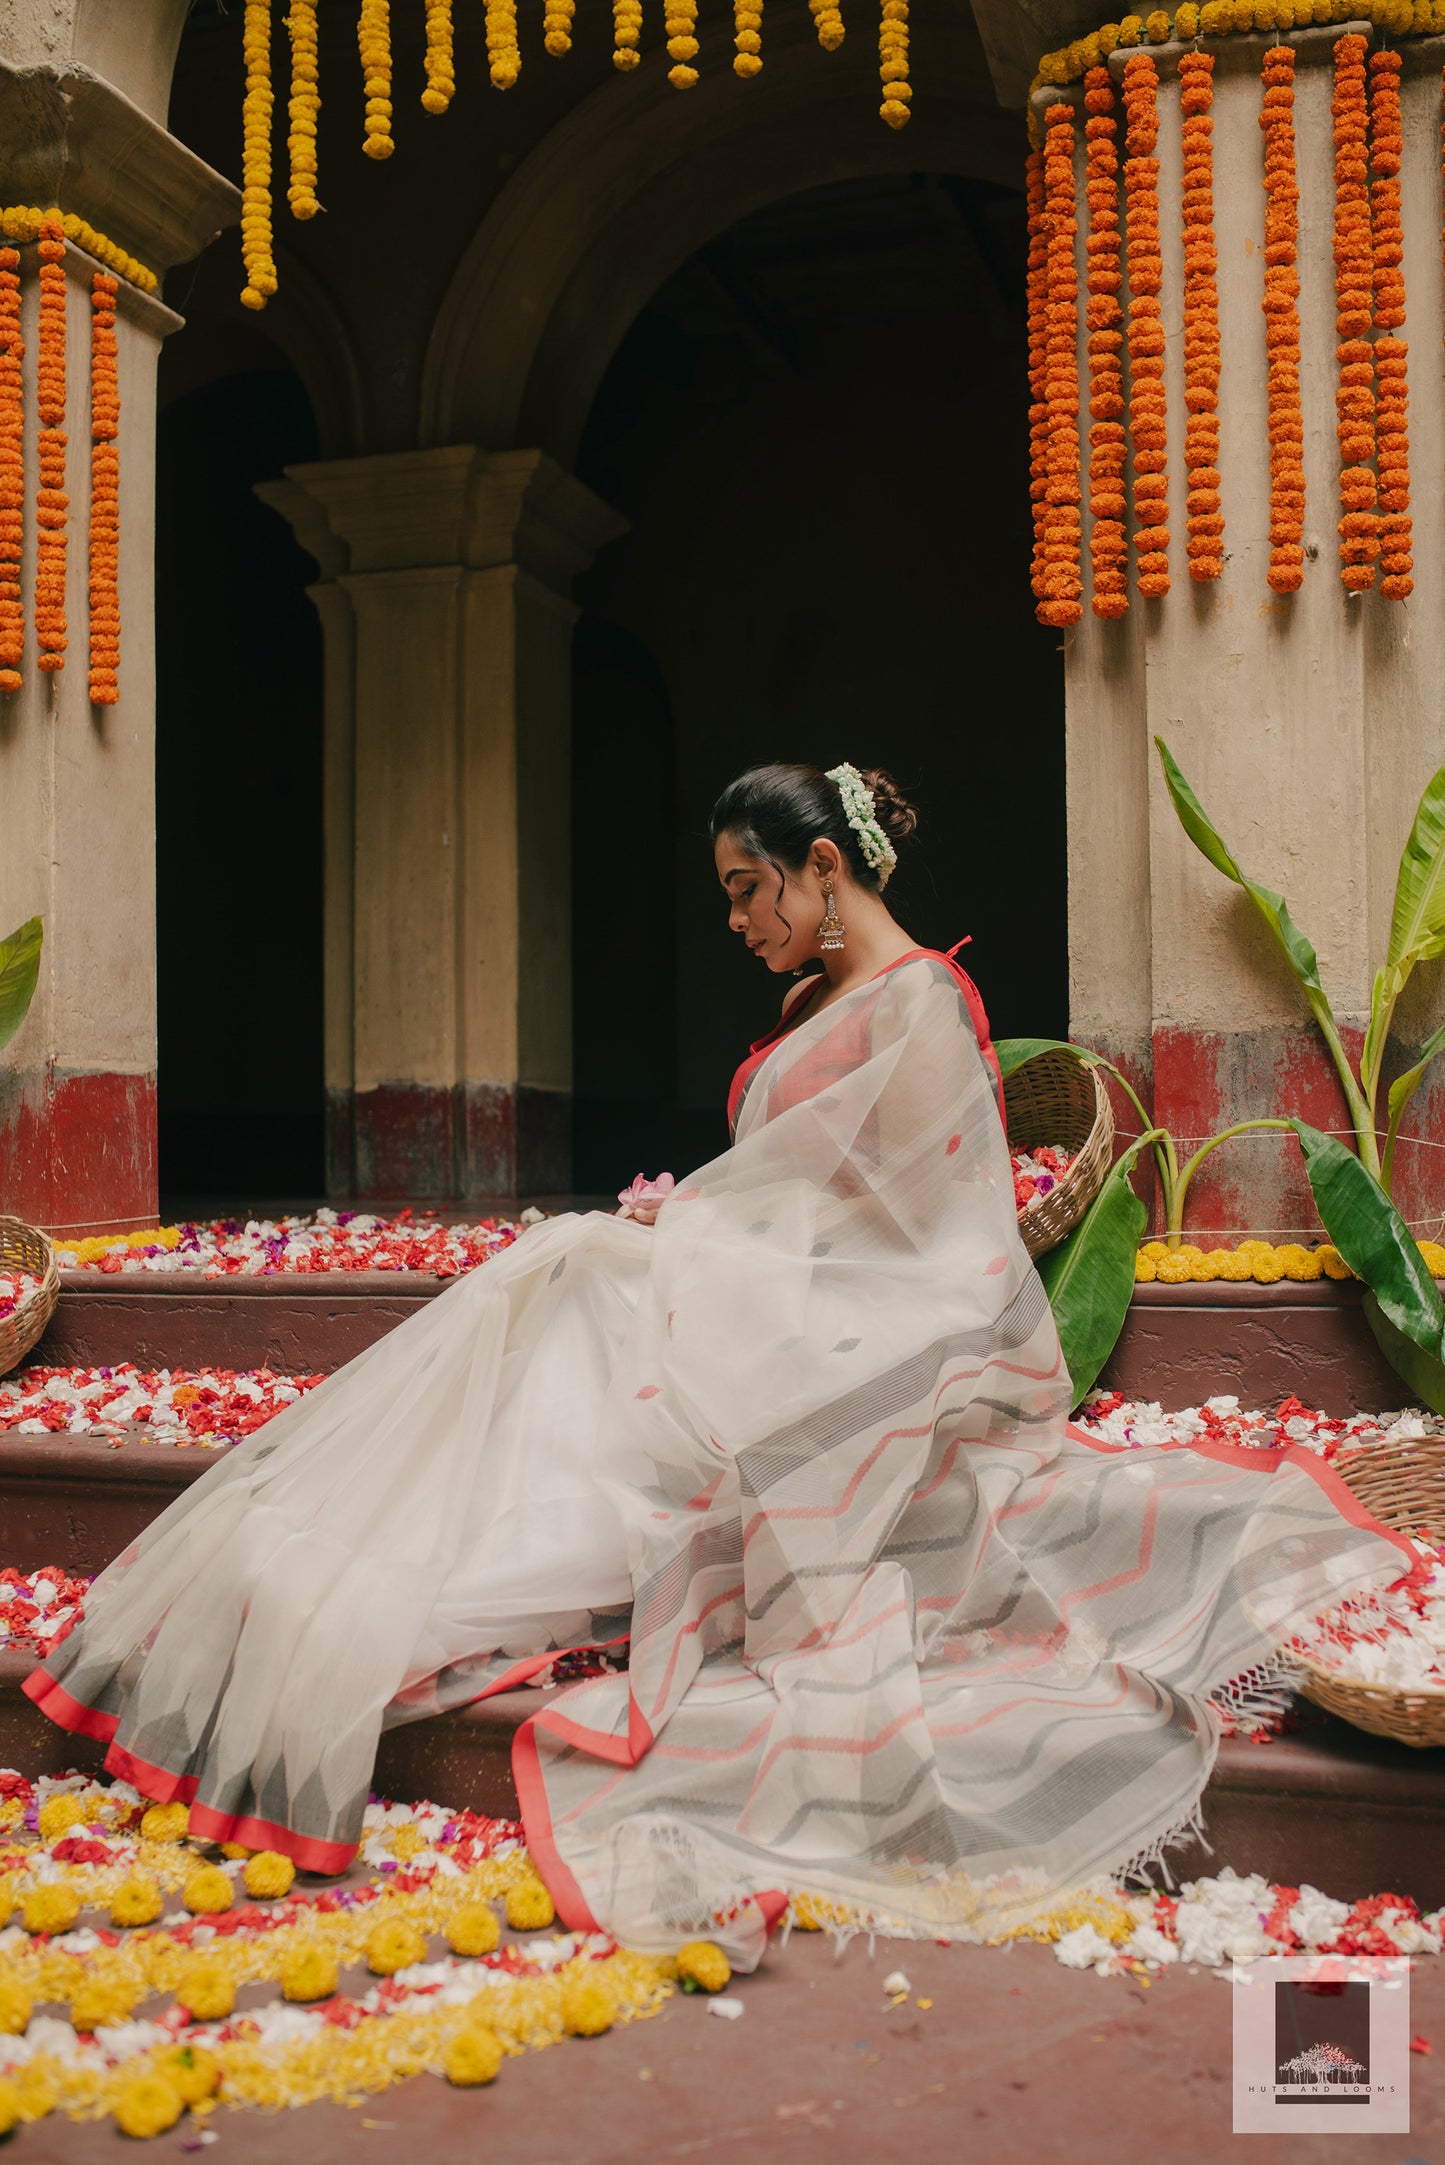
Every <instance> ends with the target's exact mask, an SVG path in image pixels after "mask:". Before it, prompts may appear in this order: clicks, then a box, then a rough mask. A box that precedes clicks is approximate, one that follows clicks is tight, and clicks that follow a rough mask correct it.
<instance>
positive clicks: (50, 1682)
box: [20, 1668, 120, 1744]
mask: <svg viewBox="0 0 1445 2165" xmlns="http://www.w3.org/2000/svg"><path fill="white" fill-rule="evenodd" d="M20 1689H21V1690H22V1691H23V1692H24V1694H25V1696H26V1698H27V1699H32V1700H34V1702H35V1704H36V1706H38V1707H39V1709H40V1711H41V1713H42V1714H46V1715H48V1716H49V1718H50V1719H51V1721H53V1722H54V1723H55V1725H56V1727H57V1728H58V1729H69V1730H72V1731H73V1732H74V1733H75V1735H76V1736H83V1737H93V1738H94V1740H95V1741H96V1743H97V1744H109V1743H110V1741H111V1739H112V1737H114V1735H115V1732H116V1730H117V1729H118V1728H119V1726H120V1721H119V1717H118V1716H117V1715H115V1714H102V1713H101V1711H100V1709H99V1707H94V1706H83V1705H82V1704H81V1702H80V1700H79V1699H72V1698H71V1696H70V1693H69V1692H68V1691H67V1690H66V1688H65V1686H64V1685H63V1684H57V1683H56V1681H55V1678H54V1677H53V1676H52V1675H51V1674H50V1672H49V1671H48V1670H47V1669H45V1668H38V1669H32V1670H31V1672H30V1674H29V1676H27V1677H26V1679H25V1682H24V1683H23V1684H22V1685H21V1687H20Z"/></svg>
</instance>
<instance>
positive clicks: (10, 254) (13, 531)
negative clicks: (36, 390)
mask: <svg viewBox="0 0 1445 2165" xmlns="http://www.w3.org/2000/svg"><path fill="white" fill-rule="evenodd" d="M24 353H25V342H24V340H23V338H22V337H21V334H20V251H19V249H17V248H0V692H18V691H19V689H20V684H21V676H20V664H21V661H22V660H23V658H24V653H25V600H24V595H23V592H22V588H21V580H20V560H21V555H22V552H23V549H24V542H25V398H24V389H23V385H22V379H21V362H22V360H23V358H24Z"/></svg>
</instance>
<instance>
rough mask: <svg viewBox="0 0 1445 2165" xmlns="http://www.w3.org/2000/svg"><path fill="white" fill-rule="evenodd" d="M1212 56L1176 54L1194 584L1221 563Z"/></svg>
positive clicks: (1187, 506) (1187, 470) (1211, 576)
mask: <svg viewBox="0 0 1445 2165" xmlns="http://www.w3.org/2000/svg"><path fill="white" fill-rule="evenodd" d="M1213 76H1214V60H1213V56H1212V55H1211V54H1209V53H1182V54H1181V55H1180V58H1179V109H1180V113H1181V115H1182V116H1183V117H1182V120H1181V123H1180V134H1181V144H1182V149H1183V158H1184V173H1183V180H1184V188H1183V196H1182V204H1181V208H1182V212H1183V225H1184V405H1185V410H1186V412H1187V414H1188V416H1189V418H1188V420H1187V421H1186V422H1185V424H1184V468H1185V480H1186V484H1187V487H1188V492H1189V493H1188V496H1187V498H1186V500H1185V509H1186V511H1187V514H1188V516H1187V517H1186V519H1185V522H1184V524H1185V530H1186V532H1187V534H1188V536H1189V541H1188V555H1189V576H1190V578H1191V579H1194V580H1196V581H1198V582H1199V583H1200V584H1201V585H1202V584H1203V583H1204V582H1205V581H1206V580H1209V579H1217V578H1218V577H1219V574H1220V572H1221V571H1222V570H1223V568H1224V516H1223V513H1222V512H1221V510H1220V494H1219V483H1220V477H1219V371H1220V347H1219V285H1218V279H1217V272H1218V268H1219V258H1218V251H1217V249H1216V247H1215V241H1214V116H1213V113H1212V110H1211V108H1212V106H1213V104H1214V82H1213Z"/></svg>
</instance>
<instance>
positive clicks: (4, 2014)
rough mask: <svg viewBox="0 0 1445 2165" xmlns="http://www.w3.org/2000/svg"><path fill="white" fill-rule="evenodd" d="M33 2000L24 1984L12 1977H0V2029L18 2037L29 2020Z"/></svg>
mask: <svg viewBox="0 0 1445 2165" xmlns="http://www.w3.org/2000/svg"><path fill="white" fill-rule="evenodd" d="M32 2005H33V2002H32V2000H31V1998H30V1994H29V1993H28V1992H27V1991H26V1989H25V1987H24V1985H21V1984H17V1983H16V1982H15V1979H14V1978H13V1977H0V2031H3V2032H4V2033H5V2035H6V2036H7V2037H19V2036H20V2034H21V2032H22V2031H23V2030H24V2028H25V2025H26V2023H27V2022H28V2021H29V2020H30V2009H31V2006H32Z"/></svg>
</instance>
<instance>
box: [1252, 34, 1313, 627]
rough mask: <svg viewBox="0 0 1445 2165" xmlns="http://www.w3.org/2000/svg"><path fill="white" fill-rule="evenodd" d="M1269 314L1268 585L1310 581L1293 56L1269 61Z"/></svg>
mask: <svg viewBox="0 0 1445 2165" xmlns="http://www.w3.org/2000/svg"><path fill="white" fill-rule="evenodd" d="M1259 125H1260V127H1261V129H1262V130H1263V133H1264V141H1265V152H1264V189H1265V214H1264V265H1265V269H1264V298H1263V301H1262V303H1261V306H1262V307H1263V309H1264V319H1265V345H1266V348H1267V350H1268V354H1269V482H1270V487H1269V540H1270V557H1269V583H1270V585H1271V586H1272V587H1273V588H1274V590H1275V592H1276V593H1278V594H1293V593H1296V592H1297V591H1298V589H1299V587H1300V586H1301V584H1302V583H1303V580H1304V516H1305V469H1304V412H1303V409H1302V407H1301V404H1300V321H1299V271H1298V267H1297V266H1298V258H1299V182H1298V180H1297V178H1296V175H1295V144H1294V53H1293V51H1292V50H1291V48H1290V47H1289V46H1288V45H1272V46H1270V48H1269V50H1268V51H1267V52H1266V54H1265V56H1264V102H1263V106H1262V108H1261V111H1260V116H1259Z"/></svg>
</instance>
